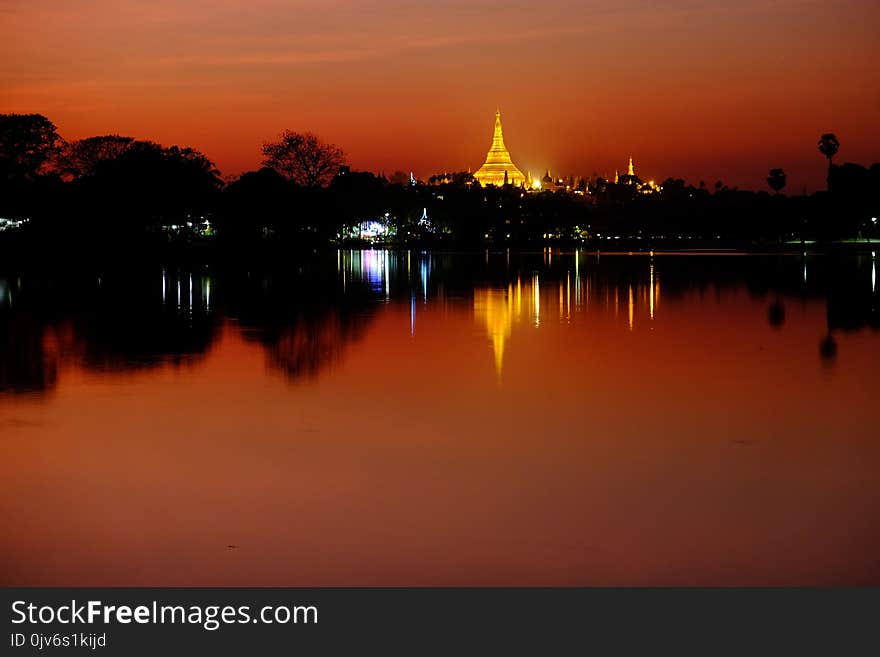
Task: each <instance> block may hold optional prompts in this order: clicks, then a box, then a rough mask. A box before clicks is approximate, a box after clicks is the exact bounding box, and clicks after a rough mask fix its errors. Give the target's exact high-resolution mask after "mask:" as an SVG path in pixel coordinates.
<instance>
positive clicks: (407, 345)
mask: <svg viewBox="0 0 880 657" xmlns="http://www.w3.org/2000/svg"><path fill="white" fill-rule="evenodd" d="M876 267H877V263H875V261H874V260H872V258H871V257H870V255H868V256H852V257H847V258H831V257H826V256H818V255H816V256H813V255H811V256H808V257H802V256H738V255H673V254H655V255H654V256H653V257H651V256H649V255H646V254H636V255H627V254H619V255H613V254H602V255H601V256H598V255H597V254H596V253H594V252H583V251H582V252H573V251H568V252H565V251H555V250H554V251H544V252H541V251H537V252H535V253H519V254H518V253H505V252H503V251H501V252H489V253H474V254H439V253H435V254H431V253H422V252H418V251H412V252H396V253H395V252H384V251H362V252H360V251H342V252H339V253H337V252H331V253H328V254H326V255H324V256H316V257H315V258H314V259H312V260H310V261H308V262H303V263H297V264H290V265H288V266H274V267H268V266H267V267H253V266H252V267H250V268H248V267H246V266H239V267H236V266H231V265H228V264H227V265H223V266H220V265H210V266H208V265H196V266H179V265H165V266H162V265H159V264H156V265H132V266H131V267H128V268H119V267H116V268H108V269H101V268H99V267H97V266H95V267H85V266H84V267H80V268H78V269H77V270H76V271H74V270H55V271H45V270H42V269H40V268H36V267H34V268H30V269H22V270H12V271H10V270H8V269H7V270H2V271H0V441H2V448H3V458H2V459H0V519H2V526H3V540H2V541H0V564H2V565H0V584H4V585H10V584H33V585H49V584H57V585H62V584H77V585H88V584H93V585H417V584H425V585H432V584H433V585H453V584H455V585H462V584H473V585H490V584H492V585H495V584H499V585H538V584H547V585H551V584H564V585H583V584H588V585H611V584H615V585H617V584H652V585H663V584H692V585H696V584H774V585H775V584H874V585H878V584H880V559H878V556H877V555H878V554H880V514H878V508H880V431H878V422H877V417H878V405H877V401H878V394H877V393H878V366H880V332H878V330H877V329H878V328H880V312H878V305H880V294H878V291H877V284H876Z"/></svg>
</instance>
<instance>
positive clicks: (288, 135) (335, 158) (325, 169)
mask: <svg viewBox="0 0 880 657" xmlns="http://www.w3.org/2000/svg"><path fill="white" fill-rule="evenodd" d="M262 150H263V164H264V165H265V166H267V167H272V168H273V169H275V170H276V171H280V172H281V173H283V174H284V175H285V176H287V177H288V178H290V179H291V180H292V181H293V182H295V183H296V184H297V185H302V186H304V187H322V186H324V185H327V184H328V183H329V182H330V180H331V179H332V178H333V176H334V175H335V174H336V172H337V171H338V170H339V167H341V166H343V165H344V164H345V163H346V158H345V153H344V152H343V151H342V149H341V148H339V147H338V146H336V145H335V144H327V143H325V142H324V141H322V140H321V139H320V138H319V137H318V136H316V135H314V134H312V133H311V132H291V131H290V130H285V131H284V132H283V133H281V135H280V136H279V139H278V140H277V141H271V142H267V143H265V144H263V149H262Z"/></svg>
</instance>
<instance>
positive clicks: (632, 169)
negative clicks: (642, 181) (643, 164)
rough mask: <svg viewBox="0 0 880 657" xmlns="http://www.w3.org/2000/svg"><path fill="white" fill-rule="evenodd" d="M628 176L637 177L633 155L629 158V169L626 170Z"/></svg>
mask: <svg viewBox="0 0 880 657" xmlns="http://www.w3.org/2000/svg"><path fill="white" fill-rule="evenodd" d="M626 175H628V176H634V175H636V170H635V169H634V168H633V159H632V155H630V156H629V167H628V168H627V170H626Z"/></svg>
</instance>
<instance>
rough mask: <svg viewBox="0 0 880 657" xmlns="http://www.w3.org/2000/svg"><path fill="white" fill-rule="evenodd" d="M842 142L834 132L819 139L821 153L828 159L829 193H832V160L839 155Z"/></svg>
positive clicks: (827, 133)
mask: <svg viewBox="0 0 880 657" xmlns="http://www.w3.org/2000/svg"><path fill="white" fill-rule="evenodd" d="M839 148H840V142H839V141H838V140H837V136H836V135H835V134H834V133H833V132H826V133H825V134H824V135H822V136H821V137H820V138H819V152H820V153H822V155H824V156H825V157H827V158H828V191H829V192H830V191H831V166H832V164H831V158H833V157H834V156H835V155H837V150H838V149H839Z"/></svg>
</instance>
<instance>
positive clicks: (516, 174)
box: [474, 110, 526, 187]
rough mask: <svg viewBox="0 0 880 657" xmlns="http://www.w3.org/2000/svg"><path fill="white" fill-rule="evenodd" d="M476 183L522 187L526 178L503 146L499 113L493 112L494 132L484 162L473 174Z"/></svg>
mask: <svg viewBox="0 0 880 657" xmlns="http://www.w3.org/2000/svg"><path fill="white" fill-rule="evenodd" d="M474 178H476V180H477V182H478V183H480V184H481V185H483V186H485V185H498V186H501V185H514V186H516V187H522V186H523V185H524V184H525V182H526V177H525V176H524V175H523V174H522V171H520V170H519V169H517V168H516V165H515V164H514V163H513V161H512V160H511V159H510V153H508V152H507V147H506V146H505V145H504V135H503V133H502V132H501V111H500V110H498V111H496V112H495V132H494V134H493V135H492V146H491V147H490V148H489V153H488V155H486V161H485V162H484V163H483V166H481V167H480V168H479V169H478V170H477V172H476V173H475V174H474Z"/></svg>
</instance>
